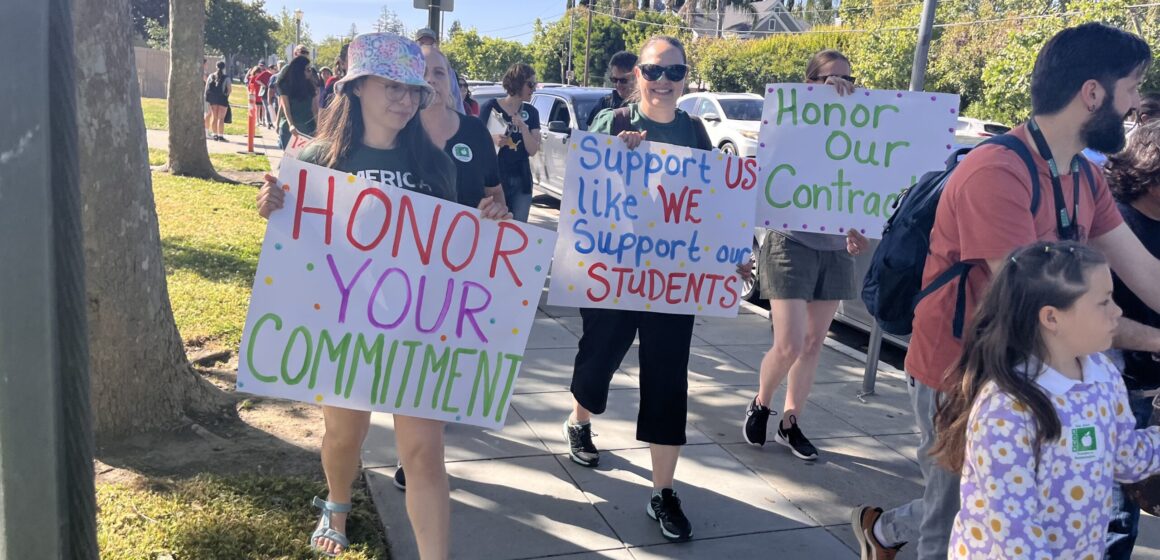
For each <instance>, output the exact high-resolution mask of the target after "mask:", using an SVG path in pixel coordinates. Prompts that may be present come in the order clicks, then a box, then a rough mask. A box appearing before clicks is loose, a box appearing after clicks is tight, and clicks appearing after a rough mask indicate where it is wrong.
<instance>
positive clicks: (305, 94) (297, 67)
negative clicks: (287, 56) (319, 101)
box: [278, 56, 318, 99]
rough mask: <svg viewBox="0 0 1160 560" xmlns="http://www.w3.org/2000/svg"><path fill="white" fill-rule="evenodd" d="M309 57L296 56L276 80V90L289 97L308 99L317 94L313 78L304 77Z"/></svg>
mask: <svg viewBox="0 0 1160 560" xmlns="http://www.w3.org/2000/svg"><path fill="white" fill-rule="evenodd" d="M309 65H310V59H309V58H306V57H305V56H296V57H294V60H291V61H290V65H289V66H287V67H286V70H285V71H284V72H282V78H279V80H278V92H279V93H280V94H281V95H285V96H287V97H289V98H290V99H310V98H311V97H314V96H315V95H317V94H318V91H317V89H316V88H315V86H314V83H313V80H311V79H310V78H307V77H306V68H307V67H308V66H309Z"/></svg>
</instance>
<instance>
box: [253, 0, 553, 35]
mask: <svg viewBox="0 0 1160 560" xmlns="http://www.w3.org/2000/svg"><path fill="white" fill-rule="evenodd" d="M454 2H455V6H454V8H455V10H454V11H451V12H444V13H443V15H444V20H443V30H444V32H446V30H447V28H448V27H450V26H451V22H452V21H454V20H459V22H460V24H461V25H463V28H464V29H468V28H471V27H474V28H476V29H477V30H478V31H479V32H480V34H482V35H490V36H492V37H503V38H506V39H511V40H513V41H519V42H521V43H529V42H531V40H532V22H534V21H535V20H536V18H540V19H541V20H543V21H544V22H545V23H547V22H550V21H555V20H557V19H559V18H560V17H562V16H563V15H564V5H565V0H454ZM283 6H285V7H286V9H287V11H289V12H291V13H292V12H293V11H294V10H295V9H300V10H302V13H303V16H302V21H303V22H304V23H306V24H308V25H309V26H310V36H311V37H312V38H313V39H314V40H315V41H321V40H322V39H324V38H326V36H327V35H346V34H347V33H349V32H350V24H352V23H353V24H355V25H357V26H358V31H359V33H366V32H369V31H374V28H373V25H374V22H375V20H377V19H378V17H379V12H381V11H382V8H383V6H386V7H388V8H390V9H391V10H393V11H394V12H395V13H396V14H399V17H400V18H401V19H402V20H403V23H404V24H405V25H406V26H407V30H408V32H414V31H415V30H417V29H419V28H421V27H426V26H427V11H426V10H417V9H415V2H414V0H266V11H268V12H270V13H271V14H277V13H279V12H280V11H281V10H282V7H283Z"/></svg>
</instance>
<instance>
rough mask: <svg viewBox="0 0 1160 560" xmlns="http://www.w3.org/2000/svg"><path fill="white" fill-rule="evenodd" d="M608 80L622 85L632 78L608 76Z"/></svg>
mask: <svg viewBox="0 0 1160 560" xmlns="http://www.w3.org/2000/svg"><path fill="white" fill-rule="evenodd" d="M608 81H610V82H612V83H613V84H616V85H620V84H627V83H628V82H629V81H630V79H629V78H612V77H610V78H608Z"/></svg>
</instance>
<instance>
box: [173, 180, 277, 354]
mask: <svg viewBox="0 0 1160 560" xmlns="http://www.w3.org/2000/svg"><path fill="white" fill-rule="evenodd" d="M256 194H257V190H256V189H254V187H252V186H249V185H230V184H226V183H215V182H211V181H202V180H199V179H189V178H185V177H174V176H172V175H168V174H165V173H154V174H153V196H154V198H155V200H156V203H157V219H158V221H159V222H160V228H161V246H162V250H163V255H164V258H165V266H166V278H167V279H168V281H169V299H170V302H171V303H172V305H173V316H174V318H175V319H176V320H177V327H178V329H180V331H181V336H182V338H183V339H185V340H187V341H192V340H196V341H203V342H205V343H206V344H207V345H208V346H211V347H218V348H232V349H236V348H237V347H238V345H239V344H241V340H242V328H243V323H244V322H245V320H246V309H247V307H248V305H249V301H250V290H251V288H252V287H253V283H254V274H255V271H256V270H257V267H258V253H259V251H260V250H261V242H262V237H263V235H265V231H266V222H265V220H263V219H262V218H261V217H260V216H258V211H257V207H256V202H255V195H256Z"/></svg>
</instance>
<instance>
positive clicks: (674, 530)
mask: <svg viewBox="0 0 1160 560" xmlns="http://www.w3.org/2000/svg"><path fill="white" fill-rule="evenodd" d="M648 516H649V517H651V518H653V520H655V521H656V522H657V523H659V524H660V526H661V534H662V535H664V536H665V538H666V539H669V540H670V541H687V540H689V539H691V538H692V537H693V524H692V523H690V522H689V518H688V517H685V512H683V511H681V499H680V498H678V497H677V493H676V492H674V491H673V489H672V488H665V489H663V490H661V493H660V494H657V495H655V496H653V497H652V499H651V500H649V502H648Z"/></svg>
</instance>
